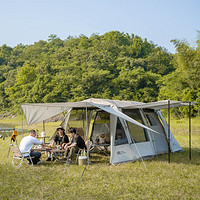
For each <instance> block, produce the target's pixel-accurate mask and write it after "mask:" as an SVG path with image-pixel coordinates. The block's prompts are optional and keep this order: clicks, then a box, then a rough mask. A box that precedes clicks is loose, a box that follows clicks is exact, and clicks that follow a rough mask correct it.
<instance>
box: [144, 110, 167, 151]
mask: <svg viewBox="0 0 200 200" xmlns="http://www.w3.org/2000/svg"><path fill="white" fill-rule="evenodd" d="M144 115H145V118H146V121H147V123H148V125H149V127H150V128H151V129H153V130H155V131H157V132H158V133H159V134H156V133H154V132H151V135H152V139H153V144H154V148H155V153H156V154H160V153H166V152H168V146H167V140H166V136H165V132H164V129H163V126H162V124H161V122H160V120H159V118H158V116H157V114H156V113H155V112H153V111H145V112H144Z"/></svg>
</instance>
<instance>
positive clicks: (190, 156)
mask: <svg viewBox="0 0 200 200" xmlns="http://www.w3.org/2000/svg"><path fill="white" fill-rule="evenodd" d="M191 146H192V145H191V102H190V101H189V158H190V160H191V159H192V151H191V150H192V149H191Z"/></svg>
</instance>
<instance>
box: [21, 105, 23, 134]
mask: <svg viewBox="0 0 200 200" xmlns="http://www.w3.org/2000/svg"><path fill="white" fill-rule="evenodd" d="M21 123H22V138H23V110H22V108H21Z"/></svg>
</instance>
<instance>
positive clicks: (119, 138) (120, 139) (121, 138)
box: [115, 118, 128, 145]
mask: <svg viewBox="0 0 200 200" xmlns="http://www.w3.org/2000/svg"><path fill="white" fill-rule="evenodd" d="M121 144H128V140H127V137H126V134H125V132H124V128H123V126H122V124H121V122H120V120H119V118H118V120H117V128H116V135H115V145H121Z"/></svg>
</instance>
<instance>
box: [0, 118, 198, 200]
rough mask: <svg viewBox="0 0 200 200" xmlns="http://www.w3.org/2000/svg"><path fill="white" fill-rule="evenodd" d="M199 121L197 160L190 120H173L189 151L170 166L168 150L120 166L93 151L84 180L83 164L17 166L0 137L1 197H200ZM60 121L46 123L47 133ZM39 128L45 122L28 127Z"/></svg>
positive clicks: (195, 128)
mask: <svg viewBox="0 0 200 200" xmlns="http://www.w3.org/2000/svg"><path fill="white" fill-rule="evenodd" d="M8 121H9V120H8ZM8 121H7V123H9V122H8ZM199 121H200V118H195V119H192V123H193V125H192V160H189V156H188V154H189V153H188V121H187V120H186V119H182V120H172V123H171V126H172V132H173V133H174V135H175V137H176V138H177V140H178V141H179V143H180V144H181V146H182V147H183V148H184V150H185V151H184V152H179V153H175V154H171V163H170V164H169V163H168V157H167V154H164V155H159V156H156V157H154V158H152V159H149V160H145V161H144V163H143V162H141V161H136V162H134V163H123V164H120V165H117V166H114V165H109V156H104V155H103V154H93V156H92V158H91V165H89V166H87V169H86V171H85V173H84V176H83V178H82V179H81V180H80V177H81V175H82V172H83V170H84V167H83V166H78V165H75V164H73V165H70V166H67V167H66V166H65V164H63V163H58V162H56V163H52V162H50V163H45V164H44V165H42V166H29V165H27V164H26V162H24V163H23V165H22V167H21V168H19V169H18V168H14V167H12V166H11V158H12V155H11V154H10V155H9V157H8V158H7V153H8V145H9V143H10V139H9V138H6V139H5V140H2V139H0V155H1V156H0V199H3V200H4V199H16V200H18V199H27V200H29V199H31V200H32V199H36V200H37V199H38V200H39V199H45V200H46V199H49V200H51V199H57V200H59V199H81V200H82V199H170V200H171V199H195V200H196V199H200V192H199V191H200V184H199V183H200V153H199V152H198V149H200V147H199V146H200V123H199ZM11 122H12V120H11ZM0 123H1V121H0ZM185 123H186V124H185ZM18 124H19V126H20V123H18ZM58 124H59V123H58V122H57V123H48V124H46V129H47V130H48V131H47V132H48V134H51V132H52V131H54V130H55V127H56V126H57V125H58ZM40 127H41V128H42V124H39V125H37V126H32V127H28V128H27V127H26V128H27V129H29V128H37V129H39V130H41V128H40ZM20 140H21V135H20V136H18V141H20ZM42 159H43V160H45V159H46V155H45V154H43V155H42Z"/></svg>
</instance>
